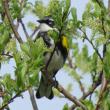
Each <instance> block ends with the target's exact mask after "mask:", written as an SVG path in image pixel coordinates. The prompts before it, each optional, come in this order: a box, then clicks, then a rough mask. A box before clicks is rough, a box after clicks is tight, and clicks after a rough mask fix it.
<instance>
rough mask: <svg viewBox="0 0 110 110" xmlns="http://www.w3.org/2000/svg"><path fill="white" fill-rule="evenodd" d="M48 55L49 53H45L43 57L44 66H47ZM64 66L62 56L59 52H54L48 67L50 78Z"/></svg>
mask: <svg viewBox="0 0 110 110" xmlns="http://www.w3.org/2000/svg"><path fill="white" fill-rule="evenodd" d="M50 55H51V53H47V54H46V55H45V64H47V62H48V60H49V58H50ZM63 64H64V60H63V57H62V54H61V52H60V51H59V52H58V53H57V52H56V51H55V52H54V54H53V56H52V59H51V61H50V63H49V65H48V68H47V70H48V74H50V76H51V77H53V76H54V74H55V73H56V72H57V71H58V70H59V69H60V68H62V66H63Z"/></svg>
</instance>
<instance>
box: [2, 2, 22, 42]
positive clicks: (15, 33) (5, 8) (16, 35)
mask: <svg viewBox="0 0 110 110" xmlns="http://www.w3.org/2000/svg"><path fill="white" fill-rule="evenodd" d="M3 6H4V10H5V14H6V16H7V18H8V21H9V24H10V26H11V29H12V31H13V33H14V35H15V37H16V39H17V40H18V42H19V43H23V41H22V39H21V37H20V35H19V33H18V31H17V30H16V27H15V25H14V23H13V20H12V18H11V15H10V12H9V6H8V0H3Z"/></svg>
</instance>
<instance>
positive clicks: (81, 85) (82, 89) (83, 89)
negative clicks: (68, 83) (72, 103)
mask: <svg viewBox="0 0 110 110" xmlns="http://www.w3.org/2000/svg"><path fill="white" fill-rule="evenodd" d="M78 82H79V85H80V89H81V91H82V93H83V96H84V95H85V88H84V86H83V84H82V82H81V81H80V80H79V81H78Z"/></svg>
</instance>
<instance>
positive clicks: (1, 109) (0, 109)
mask: <svg viewBox="0 0 110 110" xmlns="http://www.w3.org/2000/svg"><path fill="white" fill-rule="evenodd" d="M22 92H24V91H19V92H18V93H17V94H16V95H15V96H13V97H12V98H11V99H10V100H9V101H8V102H7V103H6V104H4V105H3V106H2V107H1V108H0V110H4V108H5V107H7V106H8V104H10V103H11V102H13V100H14V99H15V98H17V97H18V96H19V95H20V94H21V93H22Z"/></svg>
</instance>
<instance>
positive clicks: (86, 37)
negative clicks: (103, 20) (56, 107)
mask: <svg viewBox="0 0 110 110" xmlns="http://www.w3.org/2000/svg"><path fill="white" fill-rule="evenodd" d="M79 30H80V31H81V32H82V33H83V34H84V35H85V39H86V40H87V41H88V42H89V43H90V44H91V45H92V47H93V49H94V50H95V52H96V53H97V55H98V56H99V58H100V60H101V61H103V58H102V57H101V55H100V53H99V51H98V50H97V48H96V47H95V46H94V44H93V42H92V41H90V39H89V38H88V36H87V34H86V32H84V31H83V30H82V29H81V28H79Z"/></svg>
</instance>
